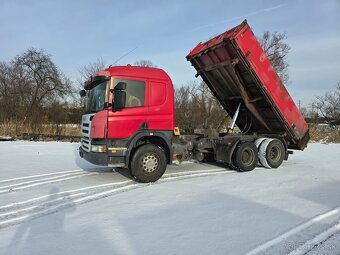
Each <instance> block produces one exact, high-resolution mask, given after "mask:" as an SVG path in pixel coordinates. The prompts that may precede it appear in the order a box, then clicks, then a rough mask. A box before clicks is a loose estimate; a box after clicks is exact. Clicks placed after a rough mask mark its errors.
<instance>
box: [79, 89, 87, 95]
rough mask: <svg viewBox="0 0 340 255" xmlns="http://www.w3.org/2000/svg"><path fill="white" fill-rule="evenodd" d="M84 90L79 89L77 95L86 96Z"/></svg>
mask: <svg viewBox="0 0 340 255" xmlns="http://www.w3.org/2000/svg"><path fill="white" fill-rule="evenodd" d="M86 94H87V93H86V90H85V89H82V90H81V91H79V95H80V97H85V96H86Z"/></svg>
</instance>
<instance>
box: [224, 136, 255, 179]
mask: <svg viewBox="0 0 340 255" xmlns="http://www.w3.org/2000/svg"><path fill="white" fill-rule="evenodd" d="M257 161H258V151H257V148H256V146H255V144H254V143H252V142H244V143H240V144H239V145H238V146H237V148H236V151H235V153H234V155H233V163H232V164H231V166H232V168H234V169H235V170H238V171H240V172H248V171H252V170H254V168H255V167H256V165H257Z"/></svg>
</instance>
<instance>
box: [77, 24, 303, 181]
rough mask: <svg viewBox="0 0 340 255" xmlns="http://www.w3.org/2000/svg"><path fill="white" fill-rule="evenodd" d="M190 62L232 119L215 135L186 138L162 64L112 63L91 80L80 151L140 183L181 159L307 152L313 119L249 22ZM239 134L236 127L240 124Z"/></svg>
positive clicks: (198, 50)
mask: <svg viewBox="0 0 340 255" xmlns="http://www.w3.org/2000/svg"><path fill="white" fill-rule="evenodd" d="M187 60H188V61H190V62H191V64H192V66H193V67H194V68H195V69H196V70H197V76H201V78H202V79H203V80H204V82H205V83H206V84H207V85H208V86H209V88H210V89H211V91H212V92H213V94H214V96H215V97H216V98H217V99H218V100H219V102H220V103H221V105H222V106H223V107H224V109H225V110H226V112H227V113H228V114H229V115H230V116H231V117H232V118H233V119H232V122H231V124H230V127H229V131H231V132H227V133H224V134H223V133H220V134H219V135H218V136H216V137H205V136H204V135H198V134H197V135H196V134H192V135H185V136H180V135H178V134H177V133H176V132H174V130H175V111H174V88H173V84H172V81H171V79H170V77H169V76H168V75H167V74H166V72H164V71H163V70H161V69H158V68H147V67H137V66H130V65H128V66H114V67H109V68H107V69H105V70H103V71H101V72H99V73H97V74H96V75H95V76H94V77H91V79H90V80H89V81H88V82H86V83H85V85H84V90H82V91H81V95H82V96H86V97H87V103H86V112H85V114H84V115H83V116H82V124H81V132H82V140H81V147H80V149H79V153H80V156H81V157H83V158H84V159H86V160H88V161H89V162H91V163H93V164H97V165H105V166H111V167H121V168H128V169H129V170H130V173H131V175H132V176H133V177H134V178H135V179H136V180H137V181H140V182H154V181H157V180H158V179H159V178H160V177H161V176H162V175H163V173H164V172H165V170H166V166H167V164H171V163H172V160H173V159H174V158H176V157H178V158H186V159H196V160H198V161H202V160H205V159H209V160H215V161H220V162H224V163H225V164H227V165H229V167H230V168H232V169H235V170H238V171H242V172H244V171H251V170H253V169H254V168H255V167H256V166H257V164H261V165H263V166H264V167H267V168H277V167H279V166H280V165H281V163H282V161H283V160H286V159H288V154H289V153H290V149H297V150H303V149H304V148H305V147H306V146H307V142H308V140H309V132H308V125H307V123H306V122H305V120H304V118H303V117H302V115H301V114H300V112H299V111H298V109H297V107H296V105H295V104H294V102H293V100H292V98H291V97H290V95H289V94H288V92H287V90H286V89H285V87H284V85H283V84H282V82H281V80H280V78H279V77H278V75H277V73H276V72H275V70H274V69H273V67H272V65H271V63H270V61H269V60H268V58H267V56H266V55H265V53H264V51H263V49H262V48H261V46H260V44H259V42H258V41H257V39H256V37H255V36H254V34H253V32H252V30H251V28H250V27H249V25H248V24H247V21H244V22H243V23H241V24H240V25H238V26H236V27H234V28H233V29H231V30H228V31H226V32H225V33H223V34H221V35H219V36H216V37H214V38H213V39H211V40H209V41H207V42H205V43H199V44H198V45H197V46H196V47H195V48H194V49H192V50H191V51H190V53H189V54H188V56H187ZM235 124H236V125H237V126H238V127H239V129H240V130H241V132H238V133H235V132H232V130H233V128H234V125H235Z"/></svg>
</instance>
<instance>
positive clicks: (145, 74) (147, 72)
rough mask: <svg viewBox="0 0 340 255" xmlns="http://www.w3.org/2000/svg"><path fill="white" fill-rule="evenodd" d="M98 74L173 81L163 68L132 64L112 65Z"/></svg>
mask: <svg viewBox="0 0 340 255" xmlns="http://www.w3.org/2000/svg"><path fill="white" fill-rule="evenodd" d="M96 76H126V77H134V78H143V79H153V80H166V81H170V82H171V79H170V77H169V75H168V74H167V73H166V72H165V71H164V70H162V69H159V68H154V67H141V66H131V65H127V66H112V67H109V68H107V69H105V70H103V71H101V72H98V73H97V74H96Z"/></svg>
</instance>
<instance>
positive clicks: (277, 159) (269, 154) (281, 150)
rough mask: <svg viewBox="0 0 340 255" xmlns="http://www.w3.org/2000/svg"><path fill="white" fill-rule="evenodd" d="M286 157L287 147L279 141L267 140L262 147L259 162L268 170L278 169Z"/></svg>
mask: <svg viewBox="0 0 340 255" xmlns="http://www.w3.org/2000/svg"><path fill="white" fill-rule="evenodd" d="M284 157H285V147H284V145H283V143H282V142H281V141H280V140H279V139H266V140H265V141H264V142H262V144H261V145H260V149H259V160H260V162H261V164H262V165H263V166H264V167H266V168H278V167H279V166H280V165H281V164H282V161H283V159H284Z"/></svg>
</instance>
